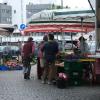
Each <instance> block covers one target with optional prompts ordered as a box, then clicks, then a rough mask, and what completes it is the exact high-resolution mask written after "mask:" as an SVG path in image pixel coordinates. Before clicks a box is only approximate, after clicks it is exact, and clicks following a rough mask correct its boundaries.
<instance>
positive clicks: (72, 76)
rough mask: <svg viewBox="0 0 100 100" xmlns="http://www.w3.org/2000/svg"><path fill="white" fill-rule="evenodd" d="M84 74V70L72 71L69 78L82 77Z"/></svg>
mask: <svg viewBox="0 0 100 100" xmlns="http://www.w3.org/2000/svg"><path fill="white" fill-rule="evenodd" d="M82 75H83V73H82V71H80V72H70V73H69V78H71V79H82Z"/></svg>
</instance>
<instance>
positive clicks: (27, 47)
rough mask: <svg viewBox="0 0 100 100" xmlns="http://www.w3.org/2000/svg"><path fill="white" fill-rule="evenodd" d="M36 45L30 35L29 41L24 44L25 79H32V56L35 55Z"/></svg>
mask: <svg viewBox="0 0 100 100" xmlns="http://www.w3.org/2000/svg"><path fill="white" fill-rule="evenodd" d="M34 50H35V46H34V43H33V38H32V37H29V38H28V41H27V42H26V43H25V44H24V46H23V49H22V59H23V67H24V79H30V72H31V65H30V62H31V61H32V57H33V55H34Z"/></svg>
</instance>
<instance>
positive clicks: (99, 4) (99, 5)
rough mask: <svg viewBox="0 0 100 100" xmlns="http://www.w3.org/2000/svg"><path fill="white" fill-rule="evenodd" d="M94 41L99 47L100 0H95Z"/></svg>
mask: <svg viewBox="0 0 100 100" xmlns="http://www.w3.org/2000/svg"><path fill="white" fill-rule="evenodd" d="M96 42H97V49H100V0H96Z"/></svg>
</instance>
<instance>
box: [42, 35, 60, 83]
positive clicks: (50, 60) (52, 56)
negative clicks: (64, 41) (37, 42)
mask: <svg viewBox="0 0 100 100" xmlns="http://www.w3.org/2000/svg"><path fill="white" fill-rule="evenodd" d="M48 39H49V41H48V42H46V43H45V44H44V46H43V48H42V52H44V59H45V66H44V73H43V78H42V83H45V82H46V78H47V77H48V84H51V81H52V79H54V78H55V77H56V66H55V60H56V55H57V53H58V51H59V47H58V43H57V42H56V41H55V40H54V35H53V34H48Z"/></svg>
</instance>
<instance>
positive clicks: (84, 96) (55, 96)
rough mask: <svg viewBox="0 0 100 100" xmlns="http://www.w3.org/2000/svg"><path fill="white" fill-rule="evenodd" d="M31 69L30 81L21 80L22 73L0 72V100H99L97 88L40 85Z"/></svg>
mask: <svg viewBox="0 0 100 100" xmlns="http://www.w3.org/2000/svg"><path fill="white" fill-rule="evenodd" d="M36 76H37V75H36V66H33V67H32V73H31V80H24V79H23V72H22V71H4V72H2V71H1V72H0V100H100V87H99V86H94V87H92V86H80V87H67V88H66V89H58V88H57V87H56V86H54V85H48V84H41V81H40V80H38V79H37V77H36Z"/></svg>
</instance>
